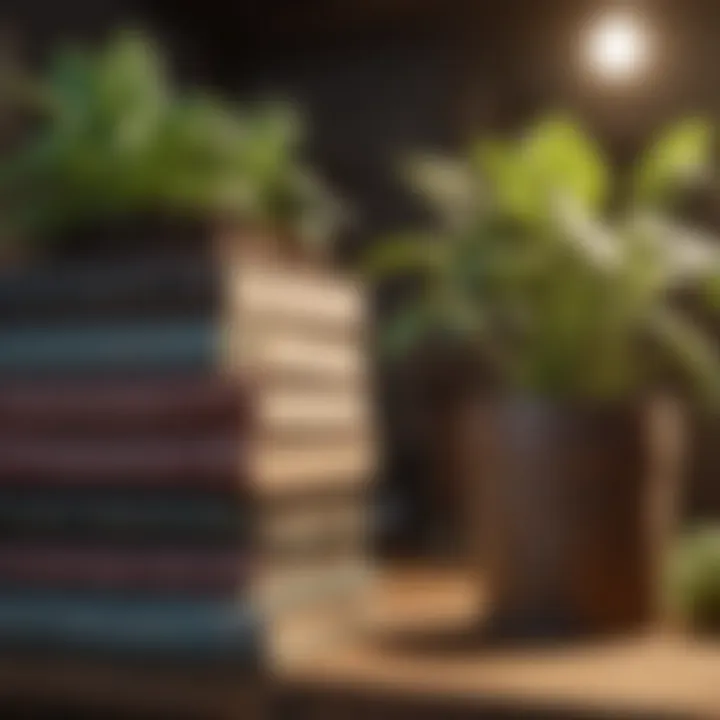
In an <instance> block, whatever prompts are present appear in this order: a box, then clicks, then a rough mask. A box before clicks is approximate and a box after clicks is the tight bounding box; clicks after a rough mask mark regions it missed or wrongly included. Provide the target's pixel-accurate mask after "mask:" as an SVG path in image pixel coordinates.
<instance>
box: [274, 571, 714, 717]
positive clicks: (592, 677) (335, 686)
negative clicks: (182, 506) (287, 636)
mask: <svg viewBox="0 0 720 720" xmlns="http://www.w3.org/2000/svg"><path fill="white" fill-rule="evenodd" d="M473 585H474V584H473V583H471V582H470V581H469V580H468V578H467V577H463V575H462V574H461V573H453V572H450V571H447V570H446V571H440V572H433V571H428V570H424V571H423V570H415V571H403V572H395V573H389V574H388V575H387V576H386V577H385V578H384V579H383V580H382V581H381V582H380V584H379V588H378V592H377V596H376V598H375V601H374V603H373V612H372V617H371V618H370V619H369V623H368V625H369V627H368V628H367V629H366V630H365V631H364V632H363V633H362V634H360V635H359V636H358V637H356V638H354V639H353V640H347V641H345V642H343V643H340V644H338V645H337V646H335V647H333V648H326V649H325V651H323V652H319V653H316V654H313V655H312V656H306V657H304V658H300V659H295V660H294V661H293V662H292V663H291V664H288V665H287V666H286V667H285V668H283V670H282V673H281V675H280V680H281V682H282V685H283V686H284V689H285V697H286V699H287V702H288V703H290V705H291V706H292V712H291V714H290V717H292V718H293V720H300V719H301V718H302V720H306V719H307V720H320V719H322V720H330V719H331V718H332V719H333V720H335V719H337V720H355V719H356V718H358V719H359V718H372V719H373V720H384V718H392V720H398V719H400V718H413V720H420V719H424V718H427V719H428V720H430V719H437V720H440V719H441V718H442V719H443V720H445V719H446V718H471V717H492V718H495V717H503V718H505V717H507V718H510V717H512V718H516V717H517V718H525V717H542V718H556V717H567V718H595V717H598V718H636V717H637V718H708V719H710V718H720V643H715V644H713V643H709V642H705V643H703V642H700V641H698V640H691V639H688V638H685V637H681V636H672V635H661V634H657V633H656V634H653V633H650V632H648V633H647V634H643V635H638V636H636V637H631V638H622V639H614V640H610V641H603V642H594V643H585V644H583V645H579V644H576V645H573V646H563V647H559V646H558V647H554V648H550V647H545V648H544V649H543V648H536V649H532V650H530V649H524V650H519V649H513V650H510V649H504V650H501V649H498V648H495V649H492V648H489V647H487V648H484V649H483V648H482V647H478V646H477V645H472V644H471V645H470V647H468V646H467V644H466V646H465V647H462V643H457V644H456V643H455V642H451V643H447V642H445V641H446V639H448V638H451V637H462V635H463V630H464V629H467V628H468V627H469V626H470V623H471V622H472V621H473V619H475V621H476V619H477V614H478V612H479V613H480V614H482V606H483V603H482V597H481V595H480V594H479V593H478V592H476V590H475V588H474V587H473Z"/></svg>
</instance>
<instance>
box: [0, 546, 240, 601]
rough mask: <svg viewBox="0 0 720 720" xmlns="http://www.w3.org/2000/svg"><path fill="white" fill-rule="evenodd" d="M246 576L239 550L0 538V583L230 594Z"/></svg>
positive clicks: (89, 588) (129, 590) (91, 588)
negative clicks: (133, 548)
mask: <svg viewBox="0 0 720 720" xmlns="http://www.w3.org/2000/svg"><path fill="white" fill-rule="evenodd" d="M247 579H248V561H247V557H246V556H245V554H244V553H242V552H241V551H232V550H225V551H214V552H208V551H200V552H199V551H194V552H192V551H157V550H155V551H151V550H148V549H144V550H142V551H135V552H133V551H128V550H117V549H113V548H103V549H100V548H98V547H86V548H78V547H73V546H58V545H42V544H32V543H17V542H16V543H8V542H3V543H0V587H4V588H8V587H40V588H55V589H60V588H62V589H68V590H84V591H85V590H92V591H108V590H109V591H116V592H129V593H136V592H153V593H173V592H178V593H189V594H197V593H199V594H211V595H220V596H226V597H227V596H231V595H233V594H236V593H238V592H239V591H241V590H242V589H243V587H244V585H245V584H246V582H247Z"/></svg>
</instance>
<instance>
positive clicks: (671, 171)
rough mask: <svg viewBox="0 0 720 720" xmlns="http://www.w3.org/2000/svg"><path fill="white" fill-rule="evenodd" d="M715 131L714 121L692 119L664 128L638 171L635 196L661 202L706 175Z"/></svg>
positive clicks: (644, 202)
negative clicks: (712, 122)
mask: <svg viewBox="0 0 720 720" xmlns="http://www.w3.org/2000/svg"><path fill="white" fill-rule="evenodd" d="M713 140H714V130H713V126H712V124H711V123H710V122H708V121H706V120H704V119H702V118H691V119H688V120H683V121H682V122H679V123H677V124H676V125H674V126H673V127H671V128H669V129H668V130H666V131H664V132H663V133H662V134H661V135H660V136H659V137H658V139H657V140H656V141H655V142H654V143H653V144H652V145H651V146H650V148H649V149H648V150H647V151H646V153H645V154H644V156H643V157H642V158H641V160H640V162H639V163H638V165H637V167H636V169H635V173H634V199H635V201H636V202H637V203H638V204H639V205H649V206H652V205H659V204H663V203H666V202H668V201H669V200H672V198H673V194H674V193H676V192H677V191H678V190H681V189H683V187H686V186H687V185H688V184H689V183H692V182H695V181H697V180H699V179H700V178H702V176H703V174H704V173H705V172H706V171H707V170H708V167H709V163H710V161H711V158H712V145H713Z"/></svg>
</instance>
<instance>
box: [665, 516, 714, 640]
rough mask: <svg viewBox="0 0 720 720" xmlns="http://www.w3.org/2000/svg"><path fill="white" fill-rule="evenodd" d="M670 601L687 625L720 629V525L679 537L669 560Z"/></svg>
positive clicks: (701, 629) (702, 628)
mask: <svg viewBox="0 0 720 720" xmlns="http://www.w3.org/2000/svg"><path fill="white" fill-rule="evenodd" d="M669 575H670V577H669V591H670V601H671V604H672V606H673V608H674V610H675V611H676V612H677V613H678V614H679V615H680V617H681V618H682V619H684V621H685V622H686V624H688V625H689V626H691V627H693V628H695V629H697V630H700V631H707V632H713V633H720V528H718V527H705V528H701V529H698V530H695V531H694V532H691V533H689V534H688V535H686V536H685V537H684V538H681V540H680V542H679V544H678V547H677V548H676V551H675V553H674V556H673V557H672V560H671V566H670V573H669Z"/></svg>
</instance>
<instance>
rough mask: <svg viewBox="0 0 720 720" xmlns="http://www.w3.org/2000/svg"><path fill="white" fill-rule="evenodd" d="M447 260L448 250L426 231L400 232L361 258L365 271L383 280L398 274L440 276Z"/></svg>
mask: <svg viewBox="0 0 720 720" xmlns="http://www.w3.org/2000/svg"><path fill="white" fill-rule="evenodd" d="M445 263H446V250H445V248H444V247H443V245H441V244H440V243H439V242H437V241H436V240H434V239H433V238H431V237H429V236H426V235H420V234H418V235H413V234H407V235H397V236H393V237H391V238H387V239H384V240H382V241H381V242H379V243H377V244H376V246H375V247H374V248H372V249H371V250H370V251H369V252H368V253H367V254H366V255H365V258H364V260H363V262H362V270H363V272H364V274H365V275H367V276H368V277H370V278H373V279H376V280H382V279H386V278H389V277H393V276H398V275H408V274H417V273H420V274H423V275H431V276H437V275H438V274H439V273H440V272H441V271H442V270H443V269H444V268H445Z"/></svg>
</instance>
